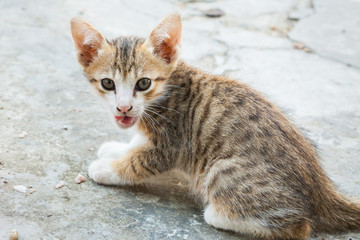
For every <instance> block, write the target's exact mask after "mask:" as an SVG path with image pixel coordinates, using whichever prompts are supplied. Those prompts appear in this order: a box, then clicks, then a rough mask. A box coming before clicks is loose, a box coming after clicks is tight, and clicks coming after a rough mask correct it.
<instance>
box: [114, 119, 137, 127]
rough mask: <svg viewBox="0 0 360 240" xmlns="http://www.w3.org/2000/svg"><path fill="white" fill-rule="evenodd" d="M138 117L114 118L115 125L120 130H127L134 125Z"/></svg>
mask: <svg viewBox="0 0 360 240" xmlns="http://www.w3.org/2000/svg"><path fill="white" fill-rule="evenodd" d="M137 119H138V117H129V116H115V122H116V124H117V125H118V126H119V127H121V128H128V127H131V126H132V125H134V124H135V123H136V121H137Z"/></svg>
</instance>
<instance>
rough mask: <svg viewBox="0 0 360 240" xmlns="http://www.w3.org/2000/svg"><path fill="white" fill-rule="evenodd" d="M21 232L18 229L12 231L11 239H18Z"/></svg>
mask: <svg viewBox="0 0 360 240" xmlns="http://www.w3.org/2000/svg"><path fill="white" fill-rule="evenodd" d="M18 239H19V234H18V232H17V230H16V229H13V230H11V231H10V240H18Z"/></svg>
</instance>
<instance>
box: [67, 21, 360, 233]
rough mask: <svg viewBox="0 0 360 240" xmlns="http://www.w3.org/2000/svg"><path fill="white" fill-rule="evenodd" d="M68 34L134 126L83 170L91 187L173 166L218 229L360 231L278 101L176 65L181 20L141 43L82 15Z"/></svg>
mask: <svg viewBox="0 0 360 240" xmlns="http://www.w3.org/2000/svg"><path fill="white" fill-rule="evenodd" d="M71 31H72V36H73V40H74V44H75V47H76V50H77V54H78V60H79V62H80V64H81V65H82V67H83V70H84V72H85V75H86V77H87V78H88V79H89V81H90V83H91V85H92V86H93V87H94V88H95V89H97V91H98V92H99V94H100V96H101V97H103V98H104V99H105V100H106V101H107V102H108V103H109V105H110V108H111V111H112V113H113V114H114V120H115V122H116V123H117V125H118V126H119V127H120V128H123V129H126V128H132V129H136V130H137V134H136V135H135V136H134V137H133V139H132V140H131V141H130V143H127V144H125V143H118V142H109V143H105V144H103V145H102V146H101V147H100V149H99V152H98V157H99V160H97V161H95V162H93V163H92V164H91V165H90V167H89V176H90V177H91V178H92V179H93V180H94V181H96V182H98V183H99V184H109V185H133V184H141V183H143V182H144V181H146V179H147V178H148V177H151V176H154V175H158V174H161V173H162V172H165V171H168V170H170V169H178V170H180V171H183V172H184V173H186V174H187V175H188V176H189V178H190V179H191V181H190V186H191V189H192V191H193V192H194V193H195V195H196V196H197V197H199V199H200V200H201V202H202V203H203V205H204V207H205V212H204V218H205V221H206V222H207V223H208V224H210V225H212V226H214V227H216V228H221V229H227V230H233V231H236V232H240V233H243V234H249V235H252V236H255V237H263V238H272V239H274V238H284V239H306V238H307V237H309V235H310V232H311V230H325V231H329V230H331V231H332V230H358V229H360V205H359V204H357V203H354V202H351V201H349V200H347V199H346V198H345V197H342V196H341V195H339V194H338V193H337V192H336V191H335V190H334V187H333V184H332V182H331V181H330V180H329V178H328V177H327V176H326V175H325V173H324V171H323V170H322V169H321V167H320V164H319V162H318V157H317V155H316V152H315V150H314V148H313V147H312V145H311V144H310V143H309V142H308V141H307V140H306V139H305V138H304V136H303V135H302V134H301V133H300V132H299V131H298V130H297V129H296V128H295V127H294V126H293V125H292V124H291V123H290V121H289V120H288V119H287V118H286V117H285V116H284V115H283V114H282V113H281V112H280V110H279V109H278V108H277V107H276V106H275V105H273V104H272V103H270V102H268V101H267V100H266V99H265V98H264V97H263V95H261V94H260V93H258V92H257V91H255V90H253V89H252V88H250V87H249V86H247V85H245V84H243V83H240V82H237V81H234V80H231V79H228V78H225V77H220V76H212V75H210V74H207V73H204V72H202V71H200V70H198V69H195V68H193V67H191V66H189V65H187V64H186V63H184V62H183V61H181V60H180V59H179V56H180V49H181V31H182V25H181V18H180V16H179V15H177V14H172V15H169V16H167V17H166V18H165V19H164V20H162V21H161V22H160V23H159V25H158V26H157V27H156V28H155V29H154V30H153V31H152V32H151V34H150V36H149V37H148V38H146V39H143V38H138V37H120V38H117V39H114V40H106V39H105V38H104V37H103V36H102V35H101V34H100V33H99V32H98V31H97V30H95V29H94V28H93V27H92V26H91V25H89V24H88V23H87V22H85V21H84V20H82V19H80V18H74V19H72V21H71Z"/></svg>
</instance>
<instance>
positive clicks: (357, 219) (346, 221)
mask: <svg viewBox="0 0 360 240" xmlns="http://www.w3.org/2000/svg"><path fill="white" fill-rule="evenodd" d="M322 195H323V196H322V200H323V203H319V204H322V206H321V207H319V208H318V211H317V212H318V217H319V219H318V221H317V227H316V228H317V229H319V230H321V231H327V232H329V231H330V232H333V231H346V230H352V231H356V230H357V231H360V203H358V202H355V201H352V200H349V199H347V198H346V197H343V196H341V195H340V194H339V193H337V192H336V191H334V190H333V189H331V190H330V191H326V192H325V191H323V194H322Z"/></svg>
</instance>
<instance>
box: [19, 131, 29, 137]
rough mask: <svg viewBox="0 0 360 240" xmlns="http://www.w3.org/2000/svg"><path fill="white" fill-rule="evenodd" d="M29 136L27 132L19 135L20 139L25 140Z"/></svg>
mask: <svg viewBox="0 0 360 240" xmlns="http://www.w3.org/2000/svg"><path fill="white" fill-rule="evenodd" d="M27 135H28V133H27V132H25V131H23V132H22V133H20V134H19V136H18V137H19V138H25V137H26V136H27Z"/></svg>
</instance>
